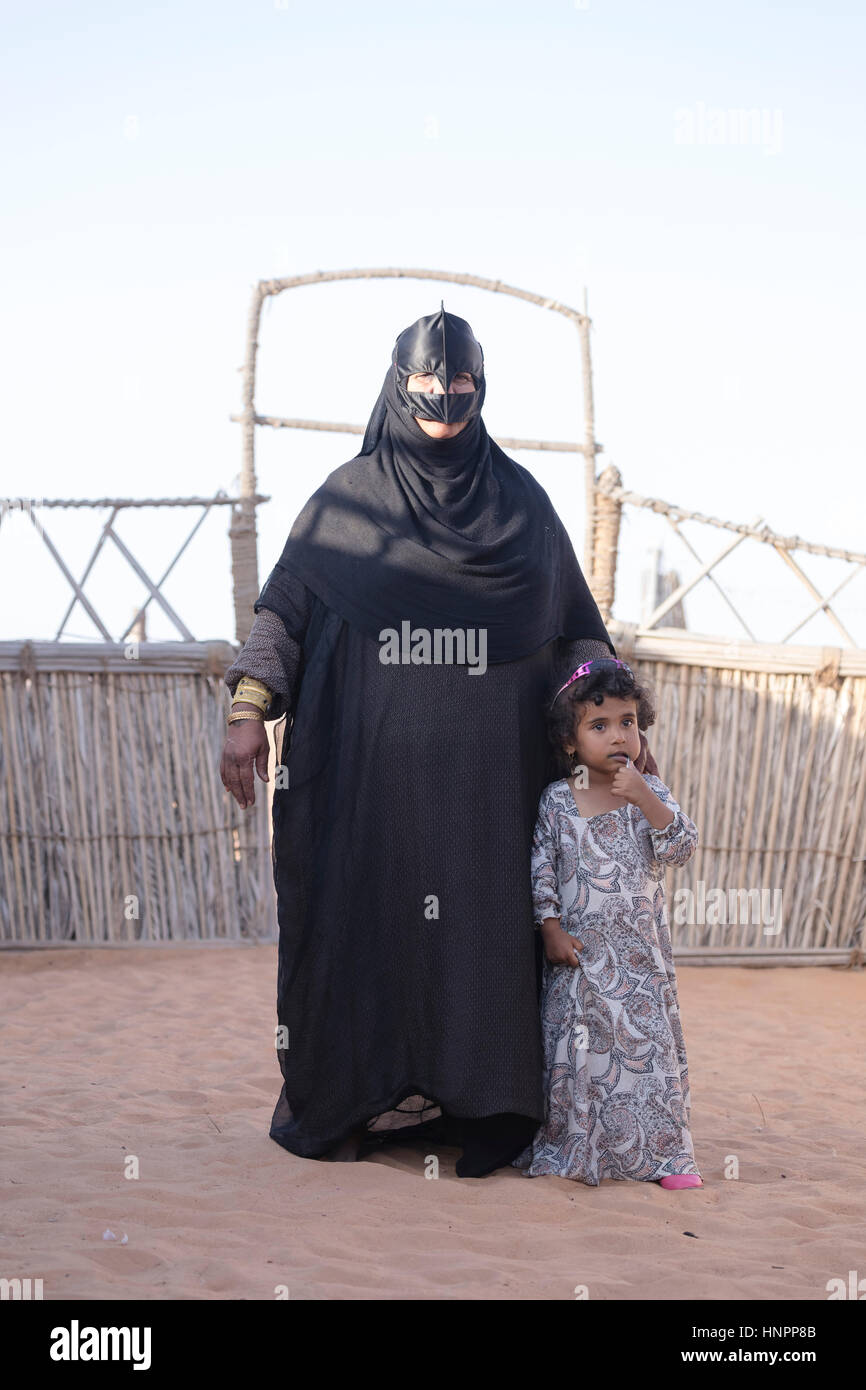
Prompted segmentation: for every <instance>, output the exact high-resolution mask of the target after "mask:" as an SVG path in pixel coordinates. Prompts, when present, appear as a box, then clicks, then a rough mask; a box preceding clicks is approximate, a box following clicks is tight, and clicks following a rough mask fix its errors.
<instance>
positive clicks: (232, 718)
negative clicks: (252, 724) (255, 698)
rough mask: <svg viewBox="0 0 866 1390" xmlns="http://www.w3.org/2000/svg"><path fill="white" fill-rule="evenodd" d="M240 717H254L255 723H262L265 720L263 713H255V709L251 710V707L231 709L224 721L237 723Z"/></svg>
mask: <svg viewBox="0 0 866 1390" xmlns="http://www.w3.org/2000/svg"><path fill="white" fill-rule="evenodd" d="M241 719H255V721H256V723H257V724H264V722H265V720H264V715H261V714H257V713H256V711H255V710H252V709H237V710H233V711H232V713H231V714H230V715H229V717H228V719H227V720H226V723H227V724H237V723H238V722H239V721H240V720H241Z"/></svg>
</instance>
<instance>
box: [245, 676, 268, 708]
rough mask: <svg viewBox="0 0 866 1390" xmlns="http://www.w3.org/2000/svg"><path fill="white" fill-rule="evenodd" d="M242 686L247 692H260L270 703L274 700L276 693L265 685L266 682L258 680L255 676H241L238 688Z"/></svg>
mask: <svg viewBox="0 0 866 1390" xmlns="http://www.w3.org/2000/svg"><path fill="white" fill-rule="evenodd" d="M242 685H244V686H246V688H247V690H258V691H259V692H260V693H261V694H262V695H264V697H265V699H266V700H267V701H268V703H270V702H271V700H272V699H273V698H274V692H273V691H272V690H270V689H269V688H268V686H266V685H265V683H264V681H258V680H256V678H255V676H241V678H240V680H239V681H238V687H239V688H240V686H242Z"/></svg>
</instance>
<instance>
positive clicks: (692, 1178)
mask: <svg viewBox="0 0 866 1390" xmlns="http://www.w3.org/2000/svg"><path fill="white" fill-rule="evenodd" d="M703 1185H704V1180H703V1178H701V1177H698V1174H697V1173H671V1175H670V1177H667V1178H659V1186H660V1187H668V1188H670V1187H703Z"/></svg>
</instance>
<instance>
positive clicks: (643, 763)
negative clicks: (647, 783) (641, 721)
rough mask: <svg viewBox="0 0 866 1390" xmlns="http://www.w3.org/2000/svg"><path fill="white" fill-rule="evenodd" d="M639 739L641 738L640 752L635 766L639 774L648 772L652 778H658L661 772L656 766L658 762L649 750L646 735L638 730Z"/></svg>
mask: <svg viewBox="0 0 866 1390" xmlns="http://www.w3.org/2000/svg"><path fill="white" fill-rule="evenodd" d="M638 737H639V738H640V752H639V753H638V755H637V757H636V758H635V760H634V766H635V767H636V768H637V770H638V772H648V773H649V774H650V776H651V777H658V776H659V770H658V767H657V766H656V760H655V758H654V757H653V755H652V753H651V752H650V750H649V744H648V743H647V737H646V734H642V733H641V731H640V729H638Z"/></svg>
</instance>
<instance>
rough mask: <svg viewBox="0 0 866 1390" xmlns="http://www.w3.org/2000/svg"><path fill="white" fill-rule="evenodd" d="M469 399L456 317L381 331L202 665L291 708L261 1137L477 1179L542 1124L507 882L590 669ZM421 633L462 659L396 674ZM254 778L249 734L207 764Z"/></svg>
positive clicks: (531, 1012) (584, 616) (531, 1000)
mask: <svg viewBox="0 0 866 1390" xmlns="http://www.w3.org/2000/svg"><path fill="white" fill-rule="evenodd" d="M484 393H485V380H484V364H483V355H482V352H481V347H480V345H479V344H478V342H477V341H476V339H475V337H474V335H473V333H472V330H471V328H470V327H469V325H468V324H467V323H466V322H465V321H464V320H463V319H459V318H457V317H456V316H454V315H453V314H449V313H446V312H445V310H444V308H443V309H441V310H440V312H439V313H437V314H432V315H430V316H428V317H426V318H422V319H419V320H418V322H417V323H415V324H413V325H412V326H411V327H410V328H408V329H406V330H405V331H404V332H403V333H401V334H400V336H399V338H398V339H397V343H396V345H395V348H394V352H393V356H392V363H391V366H390V367H389V370H388V373H387V375H386V377H385V382H384V385H383V387H382V390H381V392H380V395H379V399H378V401H377V402H376V405H375V407H374V409H373V413H372V415H371V417H370V421H369V424H368V426H367V431H366V434H365V436H364V442H363V445H362V448H361V452H360V453H359V455H358V456H357V457H356V458H354V459H352V460H350V462H348V463H346V464H343V465H342V466H341V467H339V468H337V469H336V470H335V471H334V472H333V473H331V474H330V475H329V477H328V478H327V480H326V481H325V483H324V484H323V485H322V487H320V488H319V489H318V491H317V492H315V493H314V494H313V496H312V497H311V498H310V500H309V501H308V503H307V504H306V506H305V507H304V508H303V510H302V512H301V513H300V515H299V517H298V519H297V520H296V522H295V524H294V526H293V527H292V530H291V533H290V535H289V537H288V540H287V541H286V545H285V548H284V550H283V553H282V555H281V557H280V559H279V560H278V562H277V564H276V565H275V566H274V569H273V570H272V572H271V574H270V576H269V578H268V580H267V582H266V583H265V585H264V587H263V589H262V591H261V594H260V595H259V598H258V600H257V601H256V605H255V611H256V615H257V616H256V620H255V623H254V625H253V629H252V632H251V635H250V638H249V640H248V642H247V643H246V645H245V646H244V648H243V651H242V652H241V653H240V655H239V657H238V658H237V661H236V662H235V665H234V666H233V667H232V668H231V669H230V671H229V672H228V673H227V675H226V683H227V684H228V686H229V688H230V689H231V690H232V692H233V694H234V693H235V691H236V688H237V686H238V682H239V680H240V678H241V676H242V675H243V676H248V677H253V678H255V679H256V680H258V681H260V682H261V683H262V684H263V685H264V686H266V687H267V690H268V695H270V696H271V699H270V704H269V705H268V706H267V708H266V709H265V711H264V713H265V716H266V717H267V718H278V717H280V716H281V715H282V714H288V715H290V716H291V729H290V733H289V735H288V736H287V740H286V741H287V743H288V753H287V754H286V750H285V747H284V748H283V750H282V762H283V763H284V764H285V765H286V766H287V770H288V785H287V786H284V787H281V786H280V785H279V783H278V784H277V785H276V787H275V790H274V808H273V818H274V819H273V829H274V834H273V857H274V881H275V885H276V889H277V898H278V919H279V951H278V980H277V1019H278V1023H279V1024H280V1025H282V1028H283V1032H282V1038H283V1040H284V1042H285V1043H286V1045H285V1046H284V1047H283V1048H281V1049H280V1050H279V1053H278V1055H279V1058H280V1068H281V1071H282V1075H283V1088H282V1091H281V1094H280V1097H279V1100H278V1102H277V1106H276V1109H275V1111H274V1115H273V1119H272V1122H271V1129H270V1134H271V1137H272V1138H273V1139H275V1140H276V1141H277V1143H279V1144H282V1145H283V1146H284V1147H285V1148H286V1149H289V1150H290V1151H291V1152H292V1153H296V1154H300V1155H302V1156H303V1157H307V1158H319V1157H325V1156H328V1157H334V1156H337V1157H346V1156H351V1157H354V1156H356V1154H357V1152H358V1151H359V1145H361V1146H362V1148H361V1152H364V1151H366V1149H367V1148H368V1147H369V1146H370V1145H377V1144H381V1143H382V1142H384V1141H386V1140H389V1139H395V1138H406V1137H407V1136H416V1135H420V1136H423V1138H424V1142H425V1144H427V1145H429V1144H430V1143H433V1142H436V1141H439V1142H442V1143H446V1144H453V1145H455V1146H459V1147H462V1149H463V1155H462V1157H461V1159H460V1160H459V1162H458V1164H457V1173H458V1175H459V1176H461V1177H465V1176H481V1175H482V1174H484V1173H487V1172H490V1171H492V1170H493V1169H494V1168H496V1167H499V1166H502V1165H505V1164H507V1163H508V1162H509V1161H510V1159H511V1158H513V1157H515V1156H516V1155H517V1154H518V1153H519V1152H520V1151H521V1150H522V1148H524V1147H525V1146H526V1144H527V1143H528V1142H529V1141H530V1139H531V1137H532V1134H533V1133H534V1131H535V1129H536V1127H537V1125H538V1124H539V1123H540V1122H541V1121H542V1120H543V1118H544V1098H543V1093H542V1062H543V1059H542V1049H541V1035H540V1024H539V1016H538V1005H537V971H538V969H539V965H540V962H539V961H538V960H537V959H536V952H537V950H538V946H537V940H538V935H537V933H536V932H535V931H534V929H533V920H532V906H531V898H530V867H529V856H530V846H531V840H532V829H533V825H534V821H535V815H536V811H537V806H538V798H539V795H540V793H541V791H542V789H543V788H544V786H545V785H546V784H547V782H549V781H551V780H553V778H554V776H555V775H556V774H555V771H554V769H553V768H552V765H551V761H550V750H549V748H548V745H547V742H546V734H545V725H544V716H543V704H544V700H545V697H546V696H547V694H548V692H549V690H550V687H551V685H552V683H553V680H554V677H556V676H559V675H560V673H561V672H563V671H564V674H563V675H562V679H563V680H564V679H565V677H566V676H567V675H568V674H570V672H571V671H572V670H573V669H575V667H576V666H577V665H578V664H579V663H580V662H581V661H583V660H587V659H589V658H590V657H593V656H598V655H605V656H608V655H610V654H611V653H613V654H614V655H615V652H614V648H613V645H612V643H611V642H610V639H609V638H608V635H607V632H606V630H605V627H604V623H603V622H602V619H601V616H600V614H599V612H598V609H597V607H596V604H595V601H594V600H593V598H592V595H591V593H590V591H589V588H588V586H587V584H586V581H585V579H584V577H583V575H582V573H581V571H580V567H579V565H578V563H577V560H576V558H575V555H574V551H573V548H572V546H571V543H570V541H569V539H568V536H567V534H566V532H565V529H564V527H563V525H562V523H561V521H560V520H559V517H558V516H557V515H556V513H555V511H554V510H553V507H552V506H551V503H550V501H549V499H548V497H547V495H546V493H545V492H544V490H543V489H542V488H541V487H540V486H539V484H538V483H536V482H535V480H534V479H533V477H532V475H531V474H530V473H529V472H528V471H527V470H526V469H524V468H523V467H521V465H519V464H518V463H516V462H514V461H513V460H512V459H509V458H508V457H507V455H505V454H504V453H503V452H502V450H501V449H500V448H499V447H498V446H497V445H496V444H495V443H493V442H492V441H491V440H490V439H489V437H488V435H487V431H486V429H485V427H484V423H483V421H482V419H481V405H482V403H483V400H484ZM406 623H408V624H409V627H408V628H406V627H404V626H403V625H404V624H406ZM442 629H449V630H452V631H459V632H462V633H464V634H466V636H467V639H468V640H467V646H466V653H465V659H464V661H463V663H462V664H461V663H460V662H459V661H457V662H455V663H454V664H447V662H446V661H442V660H440V663H439V664H436V662H435V661H433V660H431V659H430V654H429V653H427V657H428V659H427V660H426V661H421V662H418V661H417V660H416V661H413V660H412V659H411V657H412V654H411V651H410V650H408V649H407V647H406V636H407V634H410V633H411V634H412V637H411V640H412V642H413V644H414V646H415V652H416V657H417V656H418V655H421V656H423V655H424V654H425V653H424V652H423V650H422V647H423V642H422V641H421V630H424V631H426V632H428V633H429V634H431V640H432V637H433V635H435V632H436V630H442ZM388 630H392V631H393V632H395V633H396V634H398V635H400V637H401V638H402V641H403V646H402V648H401V650H400V652H399V659H398V660H397V661H396V662H395V661H388V660H386V659H385V657H386V656H387V653H388V646H387V643H386V641H385V635H386V634H387V632H388ZM485 642H486V650H485ZM392 648H393V642H392ZM458 655H459V654H458ZM265 698H267V696H266V697H265ZM247 707H248V709H249V710H250V712H252V711H254V710H255V709H256V706H255V704H254V703H253V704H249V705H248V706H247ZM237 708H238V706H233V710H234V709H237ZM241 708H243V706H241ZM645 759H646V750H645V744H644V755H643V757H642V760H641V764H640V766H641V768H642V767H643V766H644V764H645ZM253 765H255V766H256V767H257V769H258V772H259V775H260V776H261V775H263V774H264V772H265V770H266V766H267V740H266V737H265V732H264V729H263V727H262V725H261V723H259V722H257V720H256V718H255V717H253V718H249V719H245V720H243V721H239V722H235V723H232V725H231V726H230V729H229V736H228V739H227V741H226V747H225V750H224V753H223V762H222V768H221V771H222V776H223V781H224V783H225V785H226V786H227V787H228V788H229V790H231V791H232V792H233V794H234V795H235V796H236V797H237V799H238V801H239V802H240V804H241V805H248V804H250V803H251V802H252V800H253V795H254V793H253V770H252V769H253ZM653 766H654V765H653V764H652V762H651V760H650V763H649V764H648V768H649V770H652V767H653Z"/></svg>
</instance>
